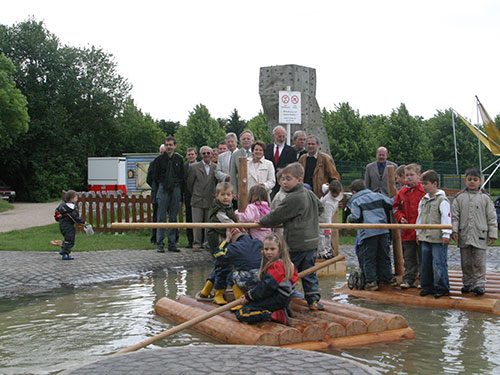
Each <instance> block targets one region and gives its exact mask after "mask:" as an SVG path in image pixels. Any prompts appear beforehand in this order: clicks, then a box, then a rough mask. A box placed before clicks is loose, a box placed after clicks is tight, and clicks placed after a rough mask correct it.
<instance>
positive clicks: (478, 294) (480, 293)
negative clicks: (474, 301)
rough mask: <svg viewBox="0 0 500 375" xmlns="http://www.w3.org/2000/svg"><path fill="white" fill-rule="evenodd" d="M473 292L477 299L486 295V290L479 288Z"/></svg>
mask: <svg viewBox="0 0 500 375" xmlns="http://www.w3.org/2000/svg"><path fill="white" fill-rule="evenodd" d="M472 292H474V294H475V295H476V297H479V296H482V295H484V288H480V287H477V288H474V290H473V291H472Z"/></svg>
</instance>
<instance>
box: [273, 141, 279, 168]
mask: <svg viewBox="0 0 500 375" xmlns="http://www.w3.org/2000/svg"><path fill="white" fill-rule="evenodd" d="M279 158H280V147H279V146H278V145H277V146H276V152H275V153H274V165H277V164H278V159H279Z"/></svg>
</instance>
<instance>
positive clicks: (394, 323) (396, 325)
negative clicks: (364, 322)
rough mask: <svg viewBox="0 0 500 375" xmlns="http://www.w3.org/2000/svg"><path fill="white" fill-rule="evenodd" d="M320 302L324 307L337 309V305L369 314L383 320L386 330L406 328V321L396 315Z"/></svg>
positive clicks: (336, 303)
mask: <svg viewBox="0 0 500 375" xmlns="http://www.w3.org/2000/svg"><path fill="white" fill-rule="evenodd" d="M321 302H322V303H323V305H325V306H326V305H329V306H332V307H333V308H335V307H337V306H338V305H341V306H342V307H344V308H346V309H349V310H353V311H358V312H361V313H364V314H371V315H376V316H379V317H381V318H382V319H384V320H385V322H386V324H387V329H388V330H393V329H400V328H406V327H408V322H407V321H406V319H405V318H404V317H402V316H401V315H398V314H391V313H387V312H383V311H377V310H371V309H365V308H364V307H359V306H354V305H347V304H345V303H340V302H335V301H329V300H322V301H321Z"/></svg>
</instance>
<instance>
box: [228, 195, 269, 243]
mask: <svg viewBox="0 0 500 375" xmlns="http://www.w3.org/2000/svg"><path fill="white" fill-rule="evenodd" d="M248 203H249V204H248V205H247V208H246V209H245V211H243V212H240V211H239V210H236V211H235V215H236V216H237V217H238V220H239V221H240V223H256V222H258V221H259V220H260V218H261V217H262V216H264V215H267V214H268V213H269V212H271V207H269V194H268V193H267V191H266V188H265V187H264V186H262V185H254V186H252V187H251V188H250V191H249V192H248ZM248 233H249V234H250V236H251V237H252V238H256V239H258V240H261V241H263V240H264V238H266V236H267V235H268V234H269V233H271V229H270V228H251V229H250V230H249V231H248Z"/></svg>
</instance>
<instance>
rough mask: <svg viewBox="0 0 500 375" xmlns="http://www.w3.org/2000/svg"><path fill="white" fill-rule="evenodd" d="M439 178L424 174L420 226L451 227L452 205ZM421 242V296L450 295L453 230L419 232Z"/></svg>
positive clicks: (424, 230) (436, 175) (434, 175)
mask: <svg viewBox="0 0 500 375" xmlns="http://www.w3.org/2000/svg"><path fill="white" fill-rule="evenodd" d="M438 183H439V175H438V174H437V173H436V171H433V170H432V169H430V170H428V171H426V172H424V173H423V174H422V187H423V189H424V192H425V193H426V194H425V195H424V197H423V198H422V199H421V200H420V203H419V204H418V217H417V221H416V224H444V225H451V213H450V202H449V201H448V198H446V194H445V192H444V191H443V190H440V189H439V188H438ZM416 232H417V240H418V242H419V243H420V244H421V246H422V275H421V277H420V285H421V286H422V291H421V292H420V295H421V296H427V295H429V294H433V295H434V298H441V297H443V296H449V295H450V281H449V278H448V244H449V243H450V235H451V229H417V230H416Z"/></svg>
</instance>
